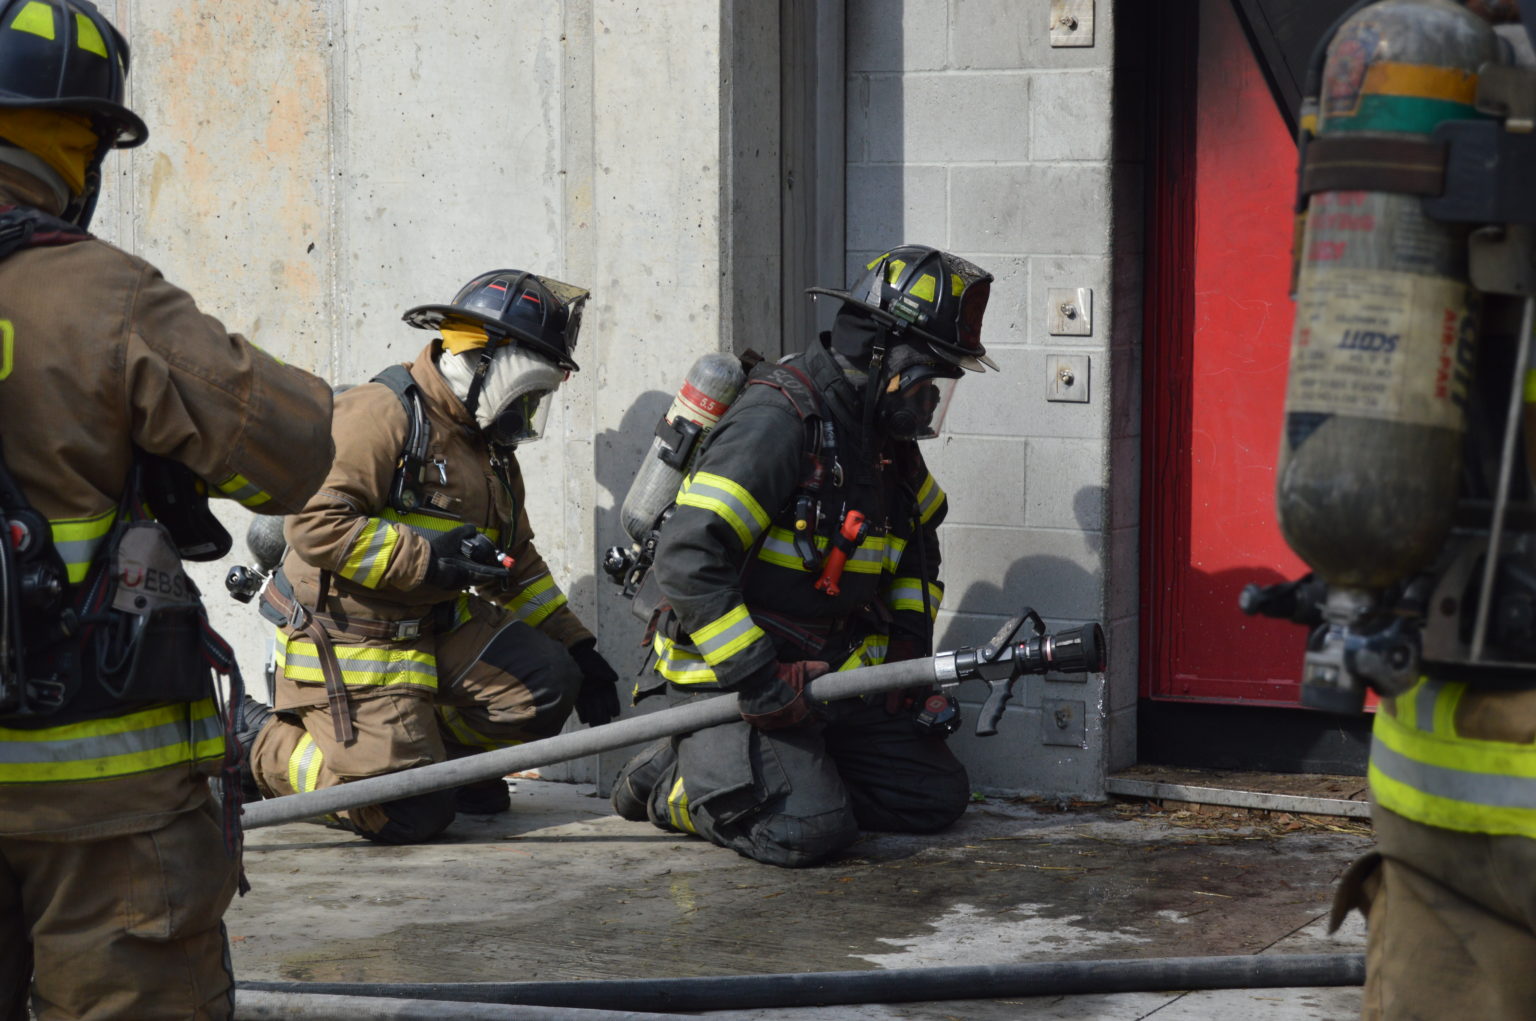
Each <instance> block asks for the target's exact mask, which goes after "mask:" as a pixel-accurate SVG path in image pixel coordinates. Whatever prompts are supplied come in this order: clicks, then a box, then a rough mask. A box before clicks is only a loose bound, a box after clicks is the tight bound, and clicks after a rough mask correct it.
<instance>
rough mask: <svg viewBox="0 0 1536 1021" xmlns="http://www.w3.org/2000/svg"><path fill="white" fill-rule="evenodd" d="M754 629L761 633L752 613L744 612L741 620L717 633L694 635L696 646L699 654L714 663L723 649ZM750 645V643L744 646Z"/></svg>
mask: <svg viewBox="0 0 1536 1021" xmlns="http://www.w3.org/2000/svg"><path fill="white" fill-rule="evenodd" d="M752 631H758V632H759V634H761V631H759V629H758V626H757V622H756V621H755V620H753V619H752V615H751V614H750V613H748V614H743V615H742V618H741V619H740V620H738V621H737V622H736V623H734V624H732V625H731V626H730V627H728V628H726V629H725V630H724V631H722V632H720V633H719V634H717V635H712V636H710V637H709V638H705V639H700V638H699V637H698V636H697V635H694V642H693V644H694V648H696V649H698V651H699V655H701V656H703V657H704V658H705V659H706V660H708V661H709V662H711V663H713V662H715V661H716V660H717V659H718V658H719V655H720V651H721V650H722V649H724V648H725V647H726V646H728V645H730V644H731V643H732V642H734V641H737V640H739V639H741V638H742V637H744V636H745V635H747V634H748V633H750V632H752ZM750 647H751V646H750V644H749V645H747V646H743V648H750Z"/></svg>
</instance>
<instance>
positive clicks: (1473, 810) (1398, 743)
mask: <svg viewBox="0 0 1536 1021" xmlns="http://www.w3.org/2000/svg"><path fill="white" fill-rule="evenodd" d="M1465 690H1466V686H1465V685H1463V684H1457V683H1449V682H1437V681H1430V680H1421V681H1420V682H1419V683H1418V684H1417V685H1415V686H1414V687H1413V688H1411V689H1409V691H1407V692H1406V693H1404V694H1403V695H1400V696H1398V697H1397V698H1396V699H1394V700H1393V706H1394V708H1396V709H1397V715H1396V716H1394V715H1393V714H1392V713H1390V712H1388V711H1386V709H1385V708H1382V709H1380V710H1378V711H1377V713H1376V720H1375V723H1374V724H1373V725H1372V736H1373V739H1374V740H1373V741H1372V744H1371V764H1370V783H1371V797H1372V798H1373V799H1374V800H1375V802H1376V803H1377V804H1379V805H1381V806H1382V807H1383V808H1386V809H1389V810H1390V811H1393V812H1396V813H1397V814H1398V815H1401V816H1403V817H1404V818H1407V819H1411V820H1413V821H1414V822H1419V823H1423V824H1425V825H1428V826H1439V827H1441V828H1442V829H1448V830H1457V831H1460V832H1463V833H1488V834H1494V835H1505V836H1523V837H1536V745H1532V744H1513V743H1510V742H1506V741H1482V740H1478V739H1475V738H1468V737H1462V736H1460V735H1458V734H1457V733H1456V727H1455V712H1456V705H1457V703H1458V702H1459V701H1460V700H1461V696H1462V694H1463V693H1464V692H1465Z"/></svg>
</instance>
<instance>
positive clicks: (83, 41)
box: [75, 11, 107, 57]
mask: <svg viewBox="0 0 1536 1021" xmlns="http://www.w3.org/2000/svg"><path fill="white" fill-rule="evenodd" d="M75 45H76V46H78V47H80V48H81V49H82V50H84V51H85V52H87V53H94V54H96V55H97V56H98V57H105V56H106V55H107V42H106V40H105V39H103V38H102V37H101V30H100V29H99V28H97V27H96V23H95V22H94V21H92V20H91V19H90V18H87V17H86V16H85V15H83V14H81V13H79V12H78V11H77V12H76V13H75Z"/></svg>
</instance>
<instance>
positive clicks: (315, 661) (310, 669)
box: [276, 632, 437, 689]
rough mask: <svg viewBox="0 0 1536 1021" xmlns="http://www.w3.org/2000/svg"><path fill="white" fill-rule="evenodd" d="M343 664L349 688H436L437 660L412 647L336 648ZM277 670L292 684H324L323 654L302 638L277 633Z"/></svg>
mask: <svg viewBox="0 0 1536 1021" xmlns="http://www.w3.org/2000/svg"><path fill="white" fill-rule="evenodd" d="M332 649H333V650H334V651H335V653H336V660H337V662H338V663H340V664H341V679H342V681H343V682H345V683H346V684H348V685H350V686H355V687H364V688H382V687H386V686H388V685H391V684H413V685H416V686H417V687H421V688H432V689H436V688H437V657H436V656H434V655H432V653H430V652H422V651H420V650H418V649H412V648H406V647H402V648H378V647H375V646H370V645H334V646H332ZM276 657H277V669H279V670H281V671H282V672H283V676H284V677H286V678H288V679H289V680H290V681H297V682H299V683H300V684H324V683H325V674H324V673H323V672H322V671H321V669H320V654H319V651H318V650H317V649H316V648H315V643H314V642H311V641H308V640H306V639H303V638H287V637H286V636H284V635H283V634H282V632H279V633H278V640H277V648H276Z"/></svg>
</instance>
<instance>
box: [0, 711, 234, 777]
mask: <svg viewBox="0 0 1536 1021" xmlns="http://www.w3.org/2000/svg"><path fill="white" fill-rule="evenodd" d="M223 732H224V726H223V724H222V723H221V722H220V720H219V718H218V716H217V715H213V716H207V717H204V718H203V719H200V720H192V721H191V726H190V727H189V726H188V721H187V720H185V719H180V720H172V721H170V722H168V723H162V724H159V725H158V726H154V727H146V728H144V729H141V730H127V731H122V732H120V733H115V734H93V735H91V736H89V737H77V738H57V739H55V738H50V739H49V740H47V741H0V764H3V765H7V766H34V765H39V764H41V763H48V762H84V761H89V760H92V759H105V758H109V757H112V756H117V755H142V754H144V753H145V752H152V751H157V750H159V749H161V748H173V747H176V746H178V745H184V744H187V743H188V742H189V741H190V743H191V744H192V745H193V746H194V747H195V746H196V745H197V743H198V742H200V741H208V740H212V739H213V738H216V737H218V736H219V735H220V734H222V733H223Z"/></svg>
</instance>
